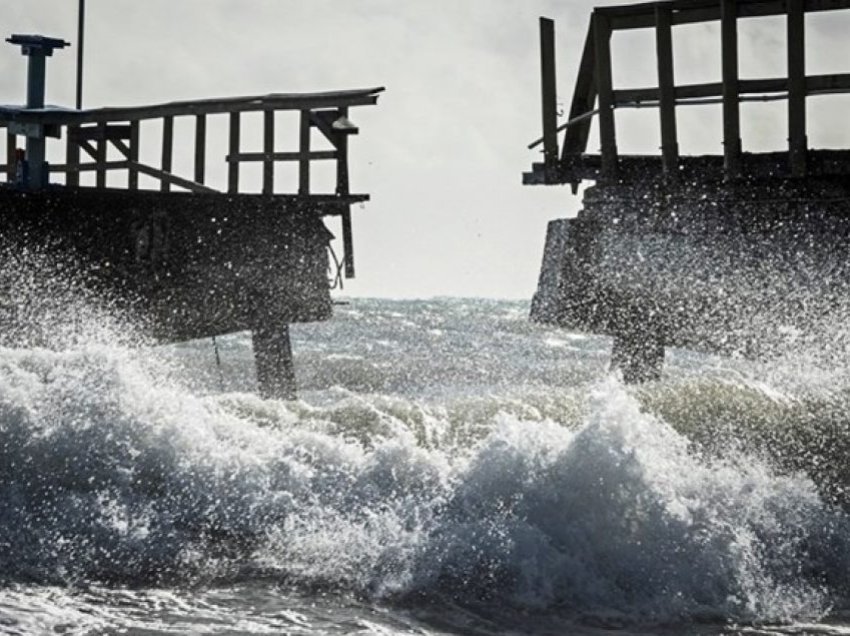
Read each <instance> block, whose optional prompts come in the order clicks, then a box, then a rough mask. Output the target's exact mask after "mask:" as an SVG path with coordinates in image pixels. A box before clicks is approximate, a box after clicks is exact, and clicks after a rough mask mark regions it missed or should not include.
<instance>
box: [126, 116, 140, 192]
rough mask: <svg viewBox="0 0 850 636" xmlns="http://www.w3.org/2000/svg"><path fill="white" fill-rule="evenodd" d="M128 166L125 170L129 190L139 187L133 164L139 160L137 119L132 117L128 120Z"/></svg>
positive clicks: (137, 175) (137, 174) (136, 170)
mask: <svg viewBox="0 0 850 636" xmlns="http://www.w3.org/2000/svg"><path fill="white" fill-rule="evenodd" d="M129 150H130V152H129V153H128V154H129V155H130V156H129V157H128V159H129V161H130V168H129V169H128V170H127V188H128V189H130V190H138V189H139V170H138V168H137V167H136V165H135V164H138V162H139V120H138V119H134V120H133V121H131V122H130V148H129Z"/></svg>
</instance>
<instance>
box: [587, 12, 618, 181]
mask: <svg viewBox="0 0 850 636" xmlns="http://www.w3.org/2000/svg"><path fill="white" fill-rule="evenodd" d="M593 41H594V50H595V53H596V88H597V92H598V95H599V139H600V142H601V147H602V149H601V152H602V177H603V180H607V181H612V180H615V179H616V178H617V130H616V125H615V122H614V93H613V90H612V71H611V24H610V21H609V19H608V17H607V16H606V15H605V14H604V13H601V12H600V11H594V13H593Z"/></svg>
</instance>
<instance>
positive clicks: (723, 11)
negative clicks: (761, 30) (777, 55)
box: [720, 0, 741, 178]
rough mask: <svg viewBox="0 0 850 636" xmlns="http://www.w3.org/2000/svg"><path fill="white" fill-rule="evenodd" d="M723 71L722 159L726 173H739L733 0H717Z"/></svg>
mask: <svg viewBox="0 0 850 636" xmlns="http://www.w3.org/2000/svg"><path fill="white" fill-rule="evenodd" d="M720 3H721V4H720V37H721V48H722V51H721V56H722V71H723V159H724V166H725V169H726V176H727V177H728V178H734V177H737V176H739V175H740V173H741V114H740V96H739V93H738V14H737V11H738V9H737V6H736V0H720Z"/></svg>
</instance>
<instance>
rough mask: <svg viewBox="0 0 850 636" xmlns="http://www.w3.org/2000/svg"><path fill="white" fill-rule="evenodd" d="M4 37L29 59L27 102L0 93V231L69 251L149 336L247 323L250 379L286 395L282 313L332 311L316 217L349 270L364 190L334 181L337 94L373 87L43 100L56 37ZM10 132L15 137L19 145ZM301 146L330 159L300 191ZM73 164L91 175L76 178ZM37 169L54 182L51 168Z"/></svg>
mask: <svg viewBox="0 0 850 636" xmlns="http://www.w3.org/2000/svg"><path fill="white" fill-rule="evenodd" d="M8 41H9V42H11V43H12V44H16V45H20V46H22V49H23V52H24V54H25V55H28V56H30V60H31V63H30V77H29V79H30V90H29V91H28V97H29V99H28V103H27V105H25V106H20V107H18V106H2V107H0V127H4V128H5V129H6V148H7V153H6V157H7V160H6V163H5V165H3V166H0V172H2V174H3V175H5V177H6V182H5V183H4V184H2V185H1V186H0V209H2V212H3V214H2V218H0V231H2V233H3V236H4V237H6V238H7V239H9V241H11V242H12V243H13V244H16V245H19V246H20V247H21V248H22V249H25V248H27V247H37V248H39V249H45V250H48V251H51V252H55V253H56V254H57V255H62V256H63V257H67V256H69V255H70V256H71V257H72V258H73V260H74V261H75V262H76V263H78V264H79V266H80V268H81V269H82V274H83V276H84V278H85V279H86V281H87V284H88V285H90V286H91V287H93V288H94V290H95V291H96V292H97V293H98V294H100V295H102V296H103V297H104V298H106V299H108V300H109V302H110V304H112V305H113V306H116V307H119V308H121V309H124V310H127V311H129V312H130V313H131V314H132V315H133V316H135V317H136V318H137V319H138V321H139V323H140V324H141V325H142V326H143V327H144V328H145V329H146V331H147V333H148V334H149V335H151V336H152V337H153V338H155V339H156V340H157V341H159V342H163V343H166V342H176V341H183V340H190V339H195V338H206V337H211V336H216V335H221V334H227V333H233V332H237V331H243V330H250V331H251V332H252V334H253V343H254V355H255V360H256V366H257V378H258V384H259V390H260V392H261V394H263V395H265V396H269V397H277V398H284V399H290V398H294V397H295V389H296V387H295V374H294V368H293V362H292V351H291V345H290V341H289V325H290V324H292V323H298V322H307V321H318V320H327V319H328V318H329V317H330V316H331V314H332V302H331V296H330V289H331V284H330V282H329V279H328V271H329V245H330V241H331V239H332V238H333V235H332V234H331V232H330V231H329V230H328V229H327V228H326V226H325V223H324V219H328V218H330V217H336V218H338V219H339V225H340V226H341V230H342V240H343V245H344V251H345V253H344V257H343V264H342V267H343V268H344V273H345V275H346V277H348V278H351V277H353V276H354V252H353V240H352V223H351V206H352V205H354V204H359V203H361V202H363V201H367V200H368V199H369V196H368V195H366V194H355V193H352V192H351V191H350V187H349V172H348V144H349V139H350V137H351V136H352V135H355V134H357V133H358V129H357V127H356V126H355V125H354V124H353V123H352V122H351V120H350V119H349V109H350V108H353V107H358V106H366V105H372V104H375V103H376V102H377V99H378V95H379V93H380V92H381V91H382V90H383V89H382V88H373V89H364V90H347V91H335V92H325V93H310V94H272V95H262V96H249V97H231V98H222V99H204V100H198V101H182V102H172V103H165V104H156V105H151V106H139V107H126V108H125V107H121V108H98V109H89V110H77V109H66V108H59V107H45V105H44V102H43V95H44V86H43V82H44V70H43V69H44V66H43V62H44V57H47V56H49V55H51V54H52V51H53V49H54V48H62V46H64V45H65V43H62V42H61V41H58V40H52V39H50V38H43V37H42V36H13V37H12V38H10V39H9V40H8ZM60 45H61V46H60ZM33 56H35V57H38V56H41V60H40V62H38V61H37V62H36V64H35V65H34V64H33V63H32V59H33ZM34 67H35V72H34V71H33V69H34ZM39 69H41V70H40V74H39ZM34 82H35V83H36V84H38V83H39V82H41V88H40V95H41V101H40V102H38V100H36V101H33V100H32V95H33V88H32V86H33V83H34ZM37 93H38V87H36V94H37ZM285 112H289V113H290V115H289V119H287V120H286V121H290V120H293V121H297V129H296V130H294V131H293V133H294V135H293V136H294V138H295V139H297V140H298V142H297V143H298V146H297V149H296V150H291V151H281V150H280V149H279V148H278V147H277V145H276V144H277V143H278V137H279V135H278V134H277V133H276V128H275V127H276V124H279V123H280V121H282V120H283V117H281V116H280V115H281V114H282V113H285ZM251 117H253V118H257V119H261V121H262V126H261V137H262V139H261V143H262V150H261V151H259V152H248V151H246V150H245V145H246V144H245V138H246V137H247V136H246V135H244V134H243V122H245V121H246V119H248V118H251ZM211 121H212V122H216V121H218V122H220V123H221V124H222V126H226V152H227V154H226V157H225V160H226V162H227V163H226V166H227V168H226V184H227V186H226V188H222V189H221V190H217V189H215V188H213V187H211V185H210V184H209V183H208V182H207V158H208V156H209V155H210V154H211V153H212V150H213V148H214V147H215V145H214V144H213V143H212V142H209V140H210V139H211V134H210V131H209V128H208V122H211ZM177 125H180V126H182V128H180V130H183V131H184V132H185V131H187V130H189V129H191V130H192V133H191V135H190V136H189V143H188V144H186V143H181V144H180V145H179V146H178V153H179V152H181V151H182V152H183V154H186V152H185V151H186V150H187V149H189V148H190V149H191V154H190V161H189V163H190V164H191V171H190V172H189V174H179V172H178V171H177V170H176V169H175V165H176V164H177V162H176V161H175V157H176V156H177V155H176V154H175V139H178V140H179V139H181V138H180V137H178V135H177V134H176V132H175V131H176V130H178V128H177ZM278 130H280V128H279V127H278ZM184 136H185V135H184ZM21 138H24V139H25V140H26V150H24V149H23V148H21V147H19V140H20V139H21ZM60 139H61V140H63V141H62V142H59V141H52V142H51V140H60ZM143 141H144V142H145V146H144V148H150V147H151V145H153V144H155V145H156V146H158V152H157V153H156V157H157V159H158V160H159V161H157V162H155V163H156V165H150V162H145V161H144V159H143V157H145V156H147V155H145V153H144V152H143V151H142V149H143V146H142V142H143ZM48 142H51V143H56V144H58V143H63V145H64V148H63V149H62V150H64V153H63V154H64V162H63V163H53V164H50V163H48V162H47V161H46V159H45V158H46V157H47V156H48V155H47V154H46V153H45V147H46V146H47V143H48ZM208 142H209V143H208ZM184 158H185V157H184ZM315 162H332V163H333V165H334V167H335V182H334V187H333V189H332V190H331V191H329V192H321V193H320V192H315V191H314V187H315V186H313V179H311V168H312V167H313V166H314V165H315ZM185 163H187V162H186V161H183V162H182V164H185ZM248 163H253V164H259V165H260V166H261V170H262V185H261V188H260V189H259V191H255V192H250V191H246V189H245V188H244V187H243V184H242V182H243V181H245V179H244V178H243V179H240V167H242V166H243V165H245V164H248ZM280 163H288V164H290V165H291V164H293V163H294V164H295V165H296V166H297V189H296V190H295V191H292V192H281V185H280V183H279V182H278V183H276V171H275V167H276V166H277V165H278V164H280ZM182 164H181V165H182ZM86 174H88V175H93V177H94V178H93V179H91V180H92V181H93V182H94V183H93V184H91V185H82V184H81V181H82V179H81V175H86ZM53 175H60V178H61V183H54V182H52V181H51V179H50V177H51V176H53ZM116 183H118V184H119V185H115V184H116ZM145 184H150V185H151V187H150V188H149V189H145V187H144V185H145Z"/></svg>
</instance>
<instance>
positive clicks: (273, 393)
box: [251, 323, 296, 400]
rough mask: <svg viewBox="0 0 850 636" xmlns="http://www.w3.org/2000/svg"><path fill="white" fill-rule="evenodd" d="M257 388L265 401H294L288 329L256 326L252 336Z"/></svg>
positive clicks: (294, 388) (292, 369)
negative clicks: (269, 399)
mask: <svg viewBox="0 0 850 636" xmlns="http://www.w3.org/2000/svg"><path fill="white" fill-rule="evenodd" d="M251 340H252V344H253V348H254V363H255V365H256V369H257V387H258V389H259V392H260V395H261V396H263V397H264V398H273V399H280V400H294V399H295V394H296V383H295V365H294V364H293V361H292V345H291V343H290V340H289V325H286V324H283V325H272V324H269V323H264V324H261V325H257V326H255V327H254V329H253V330H252V332H251Z"/></svg>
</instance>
